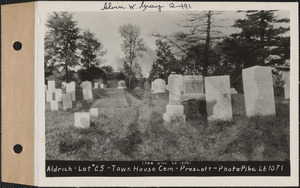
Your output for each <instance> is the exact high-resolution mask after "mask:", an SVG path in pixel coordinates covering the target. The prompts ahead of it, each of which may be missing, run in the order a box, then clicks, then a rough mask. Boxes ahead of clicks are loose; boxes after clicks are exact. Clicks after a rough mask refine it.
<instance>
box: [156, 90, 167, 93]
mask: <svg viewBox="0 0 300 188" xmlns="http://www.w3.org/2000/svg"><path fill="white" fill-rule="evenodd" d="M153 93H166V91H163V90H154V91H153Z"/></svg>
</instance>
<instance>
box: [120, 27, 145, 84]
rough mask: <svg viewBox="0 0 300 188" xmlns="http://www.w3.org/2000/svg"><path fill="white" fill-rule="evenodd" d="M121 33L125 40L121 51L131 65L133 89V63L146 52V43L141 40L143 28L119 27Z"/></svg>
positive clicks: (130, 74) (130, 76)
mask: <svg viewBox="0 0 300 188" xmlns="http://www.w3.org/2000/svg"><path fill="white" fill-rule="evenodd" d="M119 33H120V35H121V37H122V38H123V43H122V44H121V49H122V51H123V52H124V54H125V57H126V61H127V62H128V63H129V71H128V84H129V87H131V79H132V77H133V74H134V73H133V67H132V66H133V62H134V60H135V59H136V58H137V57H138V56H142V52H143V51H146V47H145V43H144V40H143V38H141V28H140V27H139V26H137V25H132V24H131V23H129V24H125V25H123V26H121V27H119Z"/></svg>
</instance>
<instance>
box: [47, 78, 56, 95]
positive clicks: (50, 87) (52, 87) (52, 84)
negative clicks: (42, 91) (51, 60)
mask: <svg viewBox="0 0 300 188" xmlns="http://www.w3.org/2000/svg"><path fill="white" fill-rule="evenodd" d="M48 91H52V93H54V92H55V81H54V80H48Z"/></svg>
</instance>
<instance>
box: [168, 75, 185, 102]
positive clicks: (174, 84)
mask: <svg viewBox="0 0 300 188" xmlns="http://www.w3.org/2000/svg"><path fill="white" fill-rule="evenodd" d="M168 85H169V104H173V105H176V104H179V105H180V104H181V91H182V88H183V80H182V76H181V75H179V74H171V75H170V76H169V77H168Z"/></svg>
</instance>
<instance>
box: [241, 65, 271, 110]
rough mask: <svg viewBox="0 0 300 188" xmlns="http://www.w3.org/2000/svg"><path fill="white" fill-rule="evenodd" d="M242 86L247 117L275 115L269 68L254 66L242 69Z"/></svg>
mask: <svg viewBox="0 0 300 188" xmlns="http://www.w3.org/2000/svg"><path fill="white" fill-rule="evenodd" d="M243 86H244V96H245V106H246V113H247V116H255V115H275V113H276V111H275V99H274V91H273V79H272V72H271V68H270V67H263V66H254V67H250V68H247V69H243Z"/></svg>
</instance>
